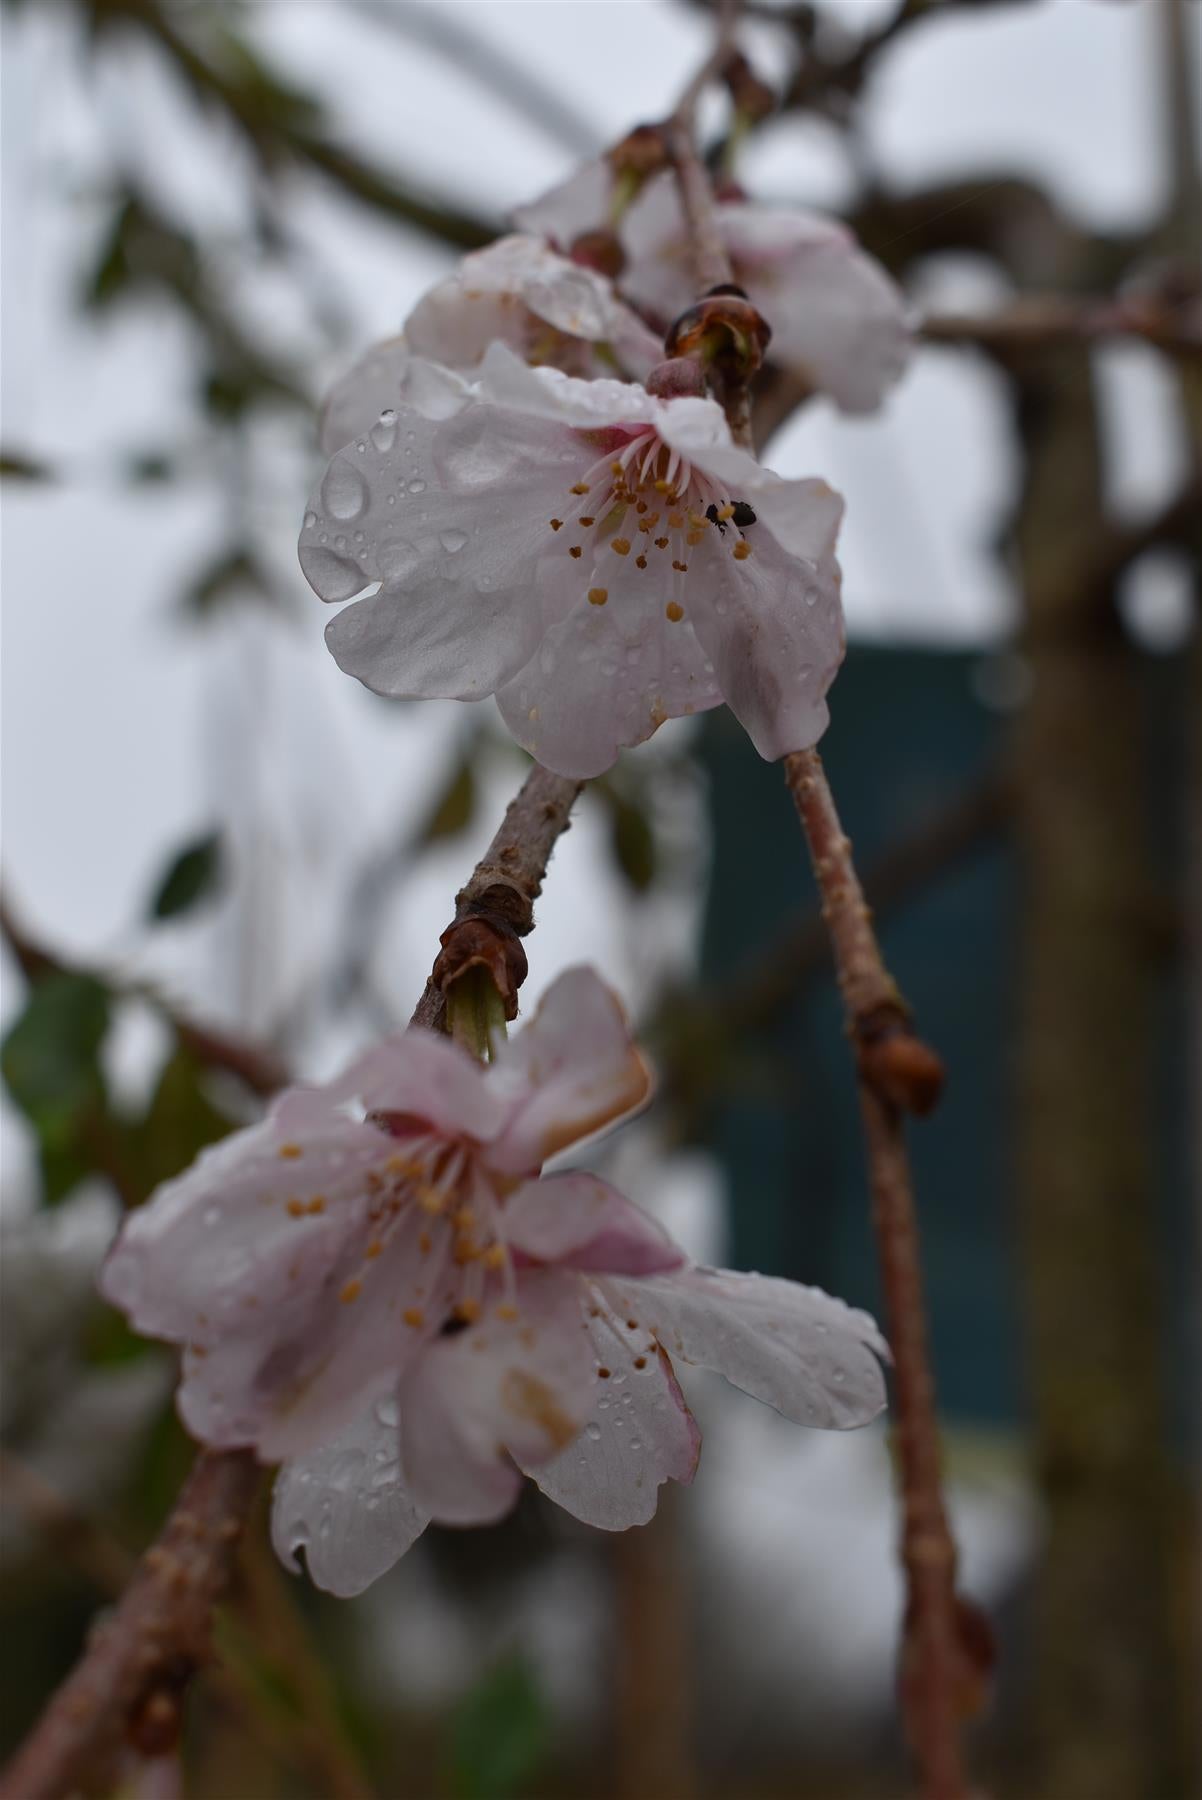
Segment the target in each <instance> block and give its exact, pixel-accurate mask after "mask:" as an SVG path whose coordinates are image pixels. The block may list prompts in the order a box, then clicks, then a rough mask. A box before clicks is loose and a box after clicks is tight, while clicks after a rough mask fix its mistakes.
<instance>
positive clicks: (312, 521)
mask: <svg viewBox="0 0 1202 1800" xmlns="http://www.w3.org/2000/svg"><path fill="white" fill-rule="evenodd" d="M316 523H317V514H316V513H315V512H307V513H306V514H305V530H306V531H312V529H313V527H314V526H315V525H316Z"/></svg>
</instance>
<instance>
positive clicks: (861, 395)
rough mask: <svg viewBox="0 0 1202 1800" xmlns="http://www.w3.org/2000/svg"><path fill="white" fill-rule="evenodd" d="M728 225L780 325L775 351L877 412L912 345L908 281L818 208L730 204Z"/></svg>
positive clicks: (724, 219)
mask: <svg viewBox="0 0 1202 1800" xmlns="http://www.w3.org/2000/svg"><path fill="white" fill-rule="evenodd" d="M719 229H720V230H721V233H722V236H723V239H724V241H725V243H726V245H727V248H728V249H729V250H730V252H731V255H732V256H733V258H734V259H735V262H736V265H737V267H738V268H739V271H740V276H741V279H742V281H743V285H744V286H745V287H746V289H747V292H748V294H749V295H750V297H751V299H752V300H753V301H754V303H755V304H756V306H758V307H759V309H760V311H761V312H762V313H763V314H764V317H765V318H766V319H767V320H768V323H769V324H770V325H771V327H772V355H773V357H774V358H776V359H777V360H778V361H781V362H784V363H787V364H788V365H790V366H791V367H793V368H796V369H799V370H800V371H801V372H803V373H804V374H805V375H807V376H808V377H809V379H810V381H811V382H812V384H813V386H814V387H816V388H819V389H820V390H821V391H822V392H823V393H827V394H829V395H830V396H831V398H832V399H833V400H835V401H836V402H837V404H838V405H839V406H841V407H842V408H843V410H844V411H845V412H849V413H864V412H872V411H874V410H875V408H876V407H878V406H879V405H880V403H881V401H882V399H883V398H884V395H885V393H886V392H887V390H888V389H889V388H890V387H892V386H893V384H894V382H895V381H896V380H897V379H898V377H899V376H900V375H901V373H902V371H903V370H904V368H905V366H906V362H907V360H908V357H909V353H910V348H911V338H910V332H909V328H908V326H907V323H906V316H905V302H904V300H903V297H902V294H901V290H900V289H899V288H898V287H897V285H896V284H895V283H894V282H893V281H892V280H891V279H890V277H889V276H888V275H887V274H886V273H885V271H884V269H883V268H882V267H881V265H880V264H879V263H878V262H877V261H876V259H875V258H874V257H871V256H867V255H866V254H865V253H864V251H863V250H861V249H860V247H859V245H858V244H857V243H856V240H855V238H854V237H853V235H852V234H851V232H849V231H848V230H847V229H846V227H844V226H842V225H840V224H839V223H838V222H837V221H836V220H833V219H827V218H823V217H822V215H821V214H818V213H806V212H802V211H800V210H798V211H794V210H792V209H790V208H787V207H763V206H752V205H749V204H746V203H728V204H727V205H725V206H723V207H721V208H720V211H719Z"/></svg>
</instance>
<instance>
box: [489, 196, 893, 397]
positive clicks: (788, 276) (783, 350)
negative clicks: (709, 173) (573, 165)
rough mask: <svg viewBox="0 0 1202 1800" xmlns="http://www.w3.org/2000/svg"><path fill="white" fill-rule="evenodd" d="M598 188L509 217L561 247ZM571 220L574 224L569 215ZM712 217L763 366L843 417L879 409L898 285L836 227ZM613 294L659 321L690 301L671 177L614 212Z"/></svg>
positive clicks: (812, 218)
mask: <svg viewBox="0 0 1202 1800" xmlns="http://www.w3.org/2000/svg"><path fill="white" fill-rule="evenodd" d="M597 201H598V182H597V179H596V178H593V179H591V180H590V181H589V182H588V183H582V182H579V181H577V180H575V179H573V181H572V182H569V183H565V184H563V186H562V187H561V188H559V189H552V190H551V192H550V193H549V194H546V195H544V196H543V197H542V198H541V199H540V200H537V201H534V202H533V203H532V204H531V205H529V206H527V207H522V208H519V209H518V212H517V214H516V215H515V216H516V218H517V219H518V221H519V222H520V223H521V225H522V227H523V229H524V230H526V231H530V232H534V231H541V232H543V233H544V235H545V236H547V237H548V238H550V239H551V240H552V241H555V242H560V243H564V242H570V241H571V239H572V237H573V236H574V235H575V234H576V233H577V232H583V231H585V230H586V229H588V228H589V227H590V226H592V225H595V224H596V223H597V222H598V217H599V216H600V214H601V213H602V212H603V210H604V206H603V203H602V206H601V207H598V204H597ZM573 215H574V216H573ZM715 219H716V223H717V227H718V232H719V236H720V237H721V239H722V241H723V243H724V245H725V247H726V250H727V252H728V253H729V256H730V259H731V264H732V269H733V274H734V279H735V281H736V282H737V283H738V285H739V286H740V287H742V288H743V289H744V290H745V292H746V293H747V296H748V298H749V299H750V300H751V301H752V302H753V304H754V305H755V306H756V307H757V308H758V309H759V311H760V312H761V313H762V314H763V316H764V318H765V319H766V320H767V322H768V324H769V325H770V326H771V328H772V350H771V354H772V356H773V358H774V360H776V361H778V362H781V363H784V364H786V365H787V366H788V367H790V368H792V369H794V370H795V371H796V372H798V373H799V374H801V375H803V376H804V377H805V379H806V380H807V381H808V382H809V384H810V386H811V387H813V388H814V389H816V390H818V391H820V392H822V393H826V394H829V395H830V396H831V398H832V399H833V400H834V401H835V402H836V403H837V404H838V405H839V406H840V407H842V409H843V410H844V411H845V412H849V413H863V412H871V411H873V410H874V409H875V408H876V407H878V406H879V405H880V403H881V401H882V399H883V398H884V395H885V394H886V392H887V391H888V390H889V388H890V387H892V385H893V384H894V382H895V381H896V380H897V379H898V377H899V376H900V375H901V373H902V371H903V369H904V368H905V365H906V361H907V359H908V356H909V351H910V342H911V340H910V333H909V328H908V326H907V323H906V316H905V303H904V299H903V296H902V294H901V291H900V289H899V288H898V287H897V286H896V284H895V283H894V282H893V281H892V280H891V279H890V277H889V276H888V275H887V274H886V273H885V271H884V269H883V268H882V267H881V265H880V264H879V263H878V262H877V261H876V259H875V258H874V257H871V256H869V255H867V254H866V253H865V252H864V251H863V250H861V249H860V247H859V245H858V243H857V242H856V239H855V237H854V235H853V233H852V232H850V231H849V230H848V229H847V227H846V226H844V225H841V224H840V223H839V221H838V220H836V219H831V218H828V217H826V216H825V215H824V214H821V213H816V212H808V211H806V210H804V209H803V208H801V207H786V206H760V205H757V204H754V203H752V202H750V201H747V200H742V199H737V200H732V199H724V200H719V201H718V202H717V203H716V206H715ZM619 230H620V235H621V240H622V245H623V248H624V250H625V253H626V267H625V269H624V271H623V274H622V280H621V286H622V290H623V292H624V293H625V294H626V295H627V296H628V297H629V299H630V300H632V301H633V302H634V304H635V305H636V306H638V307H640V308H642V309H643V310H644V311H646V312H648V313H649V314H651V315H652V316H654V317H656V318H658V319H659V320H660V322H661V323H662V324H664V325H668V324H670V323H671V321H672V320H673V319H674V318H676V317H677V315H678V314H680V313H681V312H683V311H684V310H685V308H686V307H688V306H689V305H690V304H691V303H692V302H693V300H695V299H696V297H697V295H696V282H695V280H694V277H693V267H692V254H691V250H690V246H689V236H688V231H687V229H686V225H685V219H684V214H683V212H682V210H681V206H680V199H679V195H678V193H677V187H676V181H675V179H674V177H673V176H672V175H671V174H668V173H664V174H660V175H657V176H655V177H653V179H652V180H650V181H649V182H647V184H646V185H645V187H644V188H643V189H642V191H641V192H640V193H639V194H638V196H637V198H636V199H634V200H633V201H632V203H631V205H630V206H629V208H628V209H627V210H626V211H625V212H624V213H623V215H622V219H621V224H620V227H619Z"/></svg>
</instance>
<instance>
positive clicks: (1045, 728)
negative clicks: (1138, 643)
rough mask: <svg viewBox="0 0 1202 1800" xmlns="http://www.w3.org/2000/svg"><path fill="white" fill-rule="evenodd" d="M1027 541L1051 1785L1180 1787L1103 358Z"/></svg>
mask: <svg viewBox="0 0 1202 1800" xmlns="http://www.w3.org/2000/svg"><path fill="white" fill-rule="evenodd" d="M1018 395H1019V425H1020V432H1021V435H1022V437H1023V440H1024V447H1025V449H1026V453H1027V477H1026V488H1025V492H1024V495H1023V499H1022V505H1021V511H1020V516H1019V520H1018V526H1017V539H1016V542H1017V551H1018V558H1019V565H1020V575H1021V581H1022V587H1023V592H1024V598H1025V605H1026V648H1027V653H1028V655H1029V658H1030V668H1031V672H1032V676H1033V690H1032V696H1031V700H1030V704H1029V706H1028V708H1027V710H1026V713H1025V715H1024V720H1023V723H1022V726H1021V730H1020V743H1019V757H1018V775H1019V795H1018V832H1019V845H1020V851H1021V855H1022V857H1023V864H1024V869H1023V874H1024V906H1025V911H1024V920H1023V928H1024V935H1023V973H1022V980H1021V997H1020V1006H1021V1021H1020V1039H1019V1071H1018V1074H1019V1086H1020V1098H1021V1114H1020V1141H1019V1145H1018V1175H1019V1183H1020V1221H1021V1233H1022V1279H1023V1282H1024V1285H1025V1312H1026V1324H1027V1332H1028V1352H1029V1379H1030V1387H1031V1396H1032V1401H1033V1409H1034V1433H1035V1454H1036V1459H1037V1465H1038V1468H1037V1473H1038V1480H1039V1486H1040V1490H1041V1494H1042V1497H1043V1501H1044V1504H1045V1507H1046V1509H1047V1539H1046V1543H1045V1545H1044V1555H1043V1561H1042V1566H1041V1568H1040V1570H1039V1575H1038V1584H1037V1592H1036V1600H1035V1607H1036V1616H1035V1630H1036V1641H1035V1651H1034V1665H1035V1666H1034V1671H1033V1674H1034V1682H1035V1690H1036V1693H1035V1704H1036V1720H1037V1729H1038V1778H1037V1783H1036V1791H1037V1792H1038V1793H1039V1795H1040V1796H1041V1797H1042V1800H1153V1797H1158V1796H1165V1797H1166V1800H1168V1797H1169V1796H1172V1797H1173V1800H1177V1797H1178V1796H1180V1795H1181V1794H1183V1793H1184V1792H1185V1788H1184V1785H1183V1784H1182V1783H1183V1777H1182V1774H1181V1770H1180V1767H1179V1759H1178V1756H1177V1753H1176V1739H1177V1736H1178V1731H1177V1727H1178V1723H1179V1718H1178V1715H1177V1712H1176V1707H1175V1699H1174V1696H1175V1681H1174V1657H1173V1639H1174V1625H1173V1621H1174V1605H1173V1596H1172V1572H1171V1567H1170V1564H1171V1560H1172V1558H1171V1546H1172V1542H1173V1538H1174V1535H1175V1526H1176V1524H1177V1523H1178V1522H1179V1517H1180V1515H1179V1512H1178V1510H1177V1508H1176V1505H1175V1501H1174V1494H1173V1487H1172V1482H1171V1478H1170V1469H1169V1466H1168V1452H1167V1450H1166V1447H1165V1406H1164V1399H1163V1395H1162V1391H1161V1379H1162V1358H1163V1356H1164V1351H1165V1345H1164V1342H1163V1336H1162V1321H1163V1318H1164V1307H1163V1304H1162V1296H1161V1293H1160V1291H1159V1283H1158V1271H1157V1266H1156V1264H1157V1250H1156V1229H1157V1227H1156V1207H1155V1205H1154V1199H1153V1191H1152V1189H1153V1183H1152V1170H1151V1167H1150V1162H1151V1157H1150V1145H1151V1118H1150V1112H1149V1091H1148V1090H1149V1052H1150V1017H1149V1013H1150V1003H1151V998H1152V992H1151V989H1152V981H1153V976H1154V964H1153V961H1152V950H1151V945H1150V942H1149V935H1150V934H1149V933H1148V932H1147V930H1146V926H1145V924H1144V922H1143V920H1144V917H1145V913H1144V905H1143V902H1144V898H1145V895H1144V880H1145V867H1146V863H1145V844H1144V835H1143V827H1144V806H1143V799H1144V794H1143V789H1144V782H1145V768H1144V756H1143V742H1142V739H1143V730H1142V720H1141V706H1140V691H1139V689H1140V682H1139V669H1138V658H1137V656H1136V654H1135V653H1134V651H1133V649H1132V647H1131V645H1130V643H1129V642H1128V640H1127V639H1126V637H1125V635H1124V634H1123V632H1122V630H1121V628H1120V625H1119V623H1118V619H1117V616H1116V614H1115V611H1114V607H1113V595H1112V594H1111V593H1107V592H1100V591H1099V589H1098V584H1097V582H1096V580H1091V579H1088V578H1086V576H1085V574H1084V571H1086V570H1088V569H1089V568H1090V566H1091V553H1092V552H1093V551H1094V548H1095V545H1096V543H1097V542H1098V539H1099V537H1100V534H1101V526H1102V494H1101V469H1100V454H1099V447H1098V433H1097V420H1096V413H1095V406H1094V396H1093V390H1092V384H1091V378H1090V367H1089V362H1088V358H1087V356H1086V355H1085V354H1084V353H1083V352H1082V353H1080V354H1076V353H1072V354H1065V353H1064V352H1061V353H1059V354H1049V356H1048V357H1047V359H1046V360H1044V361H1039V360H1032V361H1031V362H1029V363H1026V364H1024V367H1023V370H1022V373H1021V375H1020V377H1019V381H1018Z"/></svg>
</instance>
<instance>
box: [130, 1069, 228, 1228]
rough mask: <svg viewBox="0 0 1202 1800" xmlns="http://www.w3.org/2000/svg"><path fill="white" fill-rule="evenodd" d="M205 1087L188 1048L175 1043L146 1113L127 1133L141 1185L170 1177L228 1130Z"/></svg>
mask: <svg viewBox="0 0 1202 1800" xmlns="http://www.w3.org/2000/svg"><path fill="white" fill-rule="evenodd" d="M233 1128H234V1127H233V1121H232V1120H230V1119H228V1118H227V1117H226V1116H225V1114H224V1113H222V1112H219V1111H218V1110H217V1108H216V1107H215V1106H214V1105H213V1103H212V1101H211V1100H210V1099H209V1097H208V1095H207V1093H206V1092H205V1088H204V1071H203V1069H202V1068H201V1066H200V1064H199V1063H198V1062H197V1060H196V1058H195V1057H194V1056H193V1055H192V1054H191V1052H190V1051H188V1050H185V1049H183V1048H182V1047H178V1048H177V1049H175V1050H174V1051H173V1052H172V1054H171V1055H170V1056H169V1057H168V1058H167V1061H166V1062H165V1063H164V1064H163V1067H162V1071H161V1073H160V1075H159V1079H158V1085H157V1086H156V1088H155V1091H154V1094H153V1096H152V1097H151V1101H150V1105H149V1106H148V1107H147V1109H146V1114H145V1117H144V1118H143V1119H142V1120H141V1122H140V1123H139V1124H138V1125H136V1126H133V1127H132V1128H131V1131H130V1149H131V1153H132V1154H133V1155H134V1156H135V1157H136V1158H137V1162H138V1168H139V1173H140V1175H141V1177H142V1179H143V1182H144V1184H145V1187H146V1189H147V1191H148V1192H149V1191H150V1189H152V1188H155V1187H157V1186H158V1184H159V1182H160V1181H169V1180H170V1178H171V1177H172V1176H173V1175H178V1174H179V1173H180V1171H181V1170H182V1169H186V1168H187V1167H188V1164H189V1163H190V1162H192V1161H194V1159H195V1158H196V1156H197V1155H198V1154H199V1152H200V1151H201V1150H203V1149H204V1147H205V1145H206V1144H214V1143H216V1142H217V1140H218V1139H219V1138H223V1137H225V1136H226V1135H227V1134H228V1133H229V1132H230V1131H232V1130H233Z"/></svg>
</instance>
